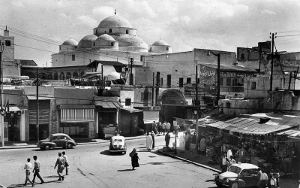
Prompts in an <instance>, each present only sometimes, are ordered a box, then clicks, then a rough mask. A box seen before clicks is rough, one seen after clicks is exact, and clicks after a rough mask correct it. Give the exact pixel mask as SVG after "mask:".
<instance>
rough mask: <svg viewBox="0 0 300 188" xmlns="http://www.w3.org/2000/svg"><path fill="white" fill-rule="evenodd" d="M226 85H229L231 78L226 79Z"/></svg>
mask: <svg viewBox="0 0 300 188" xmlns="http://www.w3.org/2000/svg"><path fill="white" fill-rule="evenodd" d="M226 86H231V78H227V79H226Z"/></svg>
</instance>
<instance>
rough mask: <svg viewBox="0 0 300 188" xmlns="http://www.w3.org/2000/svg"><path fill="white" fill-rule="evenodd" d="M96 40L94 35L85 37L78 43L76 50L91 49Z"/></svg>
mask: <svg viewBox="0 0 300 188" xmlns="http://www.w3.org/2000/svg"><path fill="white" fill-rule="evenodd" d="M96 39H97V36H96V35H87V36H85V37H83V38H82V39H81V40H80V41H79V43H78V46H77V48H92V47H93V43H94V42H95V40H96Z"/></svg>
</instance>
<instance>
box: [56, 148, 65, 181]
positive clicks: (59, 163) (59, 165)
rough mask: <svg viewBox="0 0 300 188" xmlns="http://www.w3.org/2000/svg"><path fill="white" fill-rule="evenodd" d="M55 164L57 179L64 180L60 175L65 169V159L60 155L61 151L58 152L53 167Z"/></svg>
mask: <svg viewBox="0 0 300 188" xmlns="http://www.w3.org/2000/svg"><path fill="white" fill-rule="evenodd" d="M56 166H57V174H58V177H59V178H58V181H64V179H65V177H64V176H63V175H62V173H63V171H64V169H65V159H64V158H63V157H62V156H61V153H60V152H59V153H58V158H57V159H56V163H55V166H54V169H55V168H56Z"/></svg>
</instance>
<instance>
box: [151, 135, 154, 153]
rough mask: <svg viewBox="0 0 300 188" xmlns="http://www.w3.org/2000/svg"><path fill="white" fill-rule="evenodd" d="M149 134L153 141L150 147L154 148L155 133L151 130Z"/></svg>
mask: <svg viewBox="0 0 300 188" xmlns="http://www.w3.org/2000/svg"><path fill="white" fill-rule="evenodd" d="M151 136H152V141H153V143H152V149H154V148H155V134H154V132H153V131H152V132H151Z"/></svg>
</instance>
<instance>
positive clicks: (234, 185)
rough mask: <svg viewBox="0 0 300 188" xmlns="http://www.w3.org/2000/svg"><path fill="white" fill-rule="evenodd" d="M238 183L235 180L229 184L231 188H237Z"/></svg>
mask: <svg viewBox="0 0 300 188" xmlns="http://www.w3.org/2000/svg"><path fill="white" fill-rule="evenodd" d="M238 187H239V184H238V183H237V182H234V183H233V184H231V188H238Z"/></svg>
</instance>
